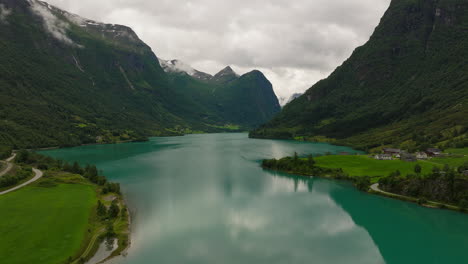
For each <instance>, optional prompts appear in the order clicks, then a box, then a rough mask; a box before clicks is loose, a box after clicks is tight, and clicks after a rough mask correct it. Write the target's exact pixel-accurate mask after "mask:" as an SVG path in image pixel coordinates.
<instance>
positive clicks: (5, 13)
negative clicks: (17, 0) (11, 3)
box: [0, 4, 11, 23]
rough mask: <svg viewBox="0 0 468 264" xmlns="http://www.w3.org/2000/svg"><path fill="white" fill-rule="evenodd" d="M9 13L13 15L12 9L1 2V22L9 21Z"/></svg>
mask: <svg viewBox="0 0 468 264" xmlns="http://www.w3.org/2000/svg"><path fill="white" fill-rule="evenodd" d="M9 15H11V9H8V8H6V7H5V6H4V5H3V4H0V22H2V23H8V21H7V17H8V16H9Z"/></svg>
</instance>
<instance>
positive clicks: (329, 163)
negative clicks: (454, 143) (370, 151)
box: [314, 155, 434, 182]
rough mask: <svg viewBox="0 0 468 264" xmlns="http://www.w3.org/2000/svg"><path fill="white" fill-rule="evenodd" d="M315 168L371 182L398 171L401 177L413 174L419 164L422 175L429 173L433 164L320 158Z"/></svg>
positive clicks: (337, 157) (367, 158)
mask: <svg viewBox="0 0 468 264" xmlns="http://www.w3.org/2000/svg"><path fill="white" fill-rule="evenodd" d="M314 159H315V161H316V166H318V167H322V168H331V169H340V168H341V169H342V170H343V171H344V172H345V173H346V174H348V175H349V176H350V177H362V176H369V177H372V181H373V182H377V181H378V179H379V178H381V177H383V176H387V175H389V174H390V173H392V172H395V171H397V170H399V171H400V172H401V174H402V175H407V174H410V173H414V167H415V165H416V164H419V165H420V166H421V168H422V173H424V174H425V173H429V172H430V171H431V170H432V168H433V167H434V164H432V163H430V162H427V161H418V162H406V161H401V160H376V159H373V158H371V157H369V156H367V155H349V156H335V155H332V156H321V157H316V158H314Z"/></svg>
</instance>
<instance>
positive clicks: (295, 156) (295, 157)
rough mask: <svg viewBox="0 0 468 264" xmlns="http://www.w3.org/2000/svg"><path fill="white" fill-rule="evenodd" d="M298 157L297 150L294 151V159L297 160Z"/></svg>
mask: <svg viewBox="0 0 468 264" xmlns="http://www.w3.org/2000/svg"><path fill="white" fill-rule="evenodd" d="M298 160H299V157H298V156H297V152H294V161H298Z"/></svg>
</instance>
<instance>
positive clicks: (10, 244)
mask: <svg viewBox="0 0 468 264" xmlns="http://www.w3.org/2000/svg"><path fill="white" fill-rule="evenodd" d="M96 203H97V198H96V189H95V187H94V186H93V185H90V184H64V183H56V182H52V181H51V180H49V179H43V180H40V181H39V182H38V183H37V184H33V185H31V186H28V187H25V188H23V189H21V190H18V191H16V192H12V193H9V194H6V195H4V196H0V211H1V212H2V214H1V215H2V217H0V237H1V239H0V256H1V262H2V263H9V264H23V263H25V264H26V263H57V264H58V263H66V261H67V260H68V258H69V257H70V256H74V255H75V254H76V253H77V252H79V250H80V248H82V247H83V242H84V241H85V240H86V236H87V233H88V228H89V221H90V217H91V214H92V212H93V210H92V209H93V208H94V207H95V205H96Z"/></svg>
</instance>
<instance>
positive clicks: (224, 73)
mask: <svg viewBox="0 0 468 264" xmlns="http://www.w3.org/2000/svg"><path fill="white" fill-rule="evenodd" d="M160 63H161V65H162V67H163V69H164V70H165V71H166V72H167V73H168V75H169V76H170V79H171V86H172V87H173V88H174V89H176V90H177V91H178V92H180V93H183V94H185V95H188V96H189V97H190V98H192V99H193V100H194V101H195V102H197V103H198V107H199V108H202V109H205V110H206V112H209V113H210V115H207V116H204V118H205V119H206V120H210V121H211V122H212V123H219V124H218V126H223V125H235V126H234V127H238V128H239V129H240V130H242V129H250V128H253V127H256V126H258V125H260V124H263V123H265V122H267V121H269V120H270V119H271V118H272V117H273V116H274V115H275V114H277V113H278V112H279V111H280V110H281V108H280V105H279V102H278V99H277V97H276V95H275V93H274V91H273V87H272V85H271V83H270V82H269V81H268V79H267V78H266V77H265V76H264V75H263V73H261V72H260V71H252V72H249V73H246V74H244V75H242V76H239V75H238V74H237V73H235V72H234V70H233V69H232V68H231V67H229V66H228V67H226V68H224V69H223V70H221V71H220V72H218V73H217V74H215V75H214V76H211V75H209V74H207V73H203V72H201V71H198V70H196V69H193V68H192V67H190V66H188V65H187V64H185V63H183V62H180V61H177V60H172V61H163V60H162V61H161V62H160Z"/></svg>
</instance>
